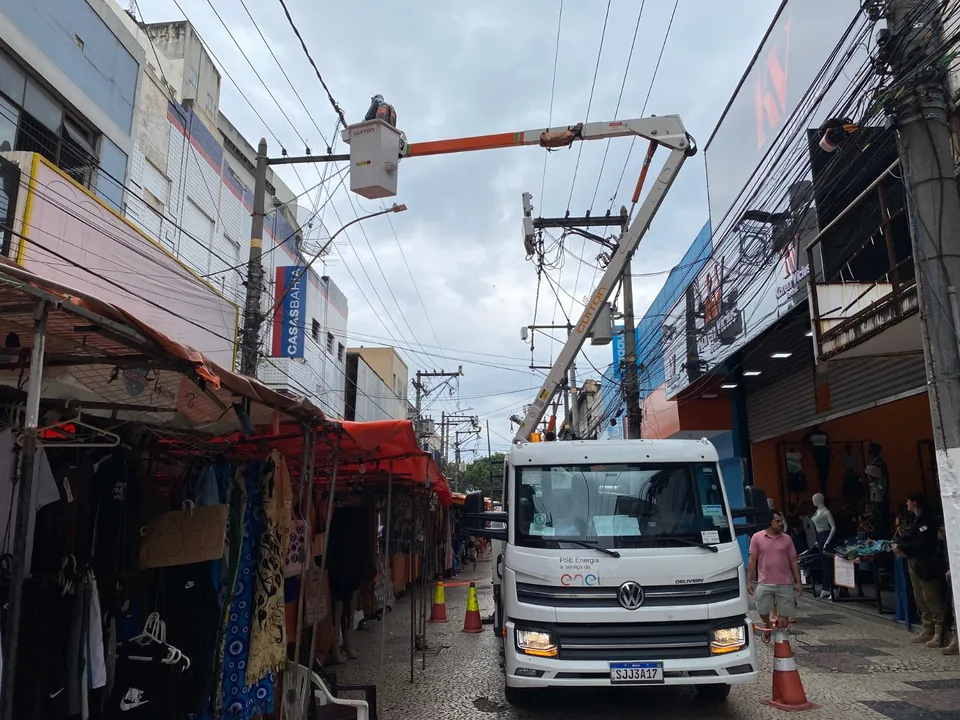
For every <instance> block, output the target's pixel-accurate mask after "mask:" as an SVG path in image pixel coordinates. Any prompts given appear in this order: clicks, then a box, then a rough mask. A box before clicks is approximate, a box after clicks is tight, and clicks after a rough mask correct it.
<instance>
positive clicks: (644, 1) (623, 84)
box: [590, 0, 647, 211]
mask: <svg viewBox="0 0 960 720" xmlns="http://www.w3.org/2000/svg"><path fill="white" fill-rule="evenodd" d="M646 4H647V0H641V2H640V12H639V13H637V24H636V26H635V27H634V28H633V40H632V41H631V43H630V53H629V55H627V67H626V68H624V71H623V80H622V81H621V82H620V94H619V95H618V96H617V107H616V109H614V111H613V119H614V120H618V119H619V118H620V103H621V102H622V101H623V91H624V88H626V86H627V76H628V75H629V74H630V63H631V62H632V61H633V51H634V48H636V46H637V34H638V33H639V32H640V21H641V20H642V19H643V8H644V6H645V5H646ZM641 116H642V115H641ZM611 142H612V141H611V140H609V139H608V140H607V145H606V147H605V148H604V149H603V160H601V161H600V172H599V173H597V186H596V187H595V188H594V189H593V198H592V199H591V200H590V210H591V211H592V210H593V205H594V203H595V202H596V201H597V193H598V192H599V191H600V180H601V179H602V178H603V168H604V167H605V166H606V164H607V153H608V152H610V143H611Z"/></svg>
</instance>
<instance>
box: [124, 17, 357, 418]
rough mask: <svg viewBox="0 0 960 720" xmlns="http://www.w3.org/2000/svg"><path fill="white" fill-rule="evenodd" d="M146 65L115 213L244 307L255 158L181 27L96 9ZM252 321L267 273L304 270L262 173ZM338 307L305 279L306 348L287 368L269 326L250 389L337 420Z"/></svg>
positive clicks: (190, 32) (282, 195) (288, 207)
mask: <svg viewBox="0 0 960 720" xmlns="http://www.w3.org/2000/svg"><path fill="white" fill-rule="evenodd" d="M106 2H108V3H110V4H111V6H112V7H113V8H114V10H115V12H116V13H117V17H118V18H119V19H120V20H121V21H122V22H123V23H124V25H125V26H126V28H127V29H128V30H129V32H130V33H131V34H132V35H133V36H135V37H136V40H137V43H138V45H139V47H140V48H141V50H142V54H143V55H144V56H145V61H144V63H143V71H142V73H141V75H142V80H141V83H140V84H141V92H140V102H139V104H138V116H137V121H136V123H135V128H136V130H135V135H134V138H133V148H132V154H131V163H130V174H129V179H130V183H129V185H130V188H131V190H132V191H133V192H132V193H130V194H129V196H128V200H127V204H126V213H127V216H128V217H129V218H131V219H133V220H134V221H135V222H136V223H137V224H138V225H139V226H140V227H141V228H143V230H144V231H145V232H146V233H148V234H149V235H150V236H151V237H153V238H155V239H156V240H157V241H158V242H159V243H161V244H163V245H164V246H165V247H166V249H167V250H168V251H169V252H170V253H171V254H173V255H174V256H175V257H176V258H178V259H180V260H182V261H183V262H184V263H186V264H187V265H188V266H189V267H191V268H192V269H193V270H195V271H196V273H197V274H198V275H200V276H202V277H204V278H205V279H207V280H208V281H209V282H211V283H213V284H214V285H215V286H216V287H218V288H219V289H220V290H221V291H222V292H223V294H224V295H226V296H227V297H228V298H230V299H231V300H233V301H234V302H236V303H237V304H238V305H239V306H240V307H242V306H243V302H244V295H245V292H246V287H245V279H246V262H247V257H248V253H249V244H250V224H251V217H250V214H251V212H252V207H253V185H254V179H253V170H254V168H255V162H256V150H255V148H254V147H253V145H252V144H251V143H250V142H248V141H247V140H246V139H245V138H243V137H242V136H241V135H240V133H239V132H238V131H237V129H236V128H235V127H234V126H233V124H231V123H230V121H229V120H228V119H227V118H226V117H225V116H224V114H223V113H222V112H221V109H220V83H221V78H220V73H219V71H218V70H217V68H216V66H215V65H214V63H213V61H212V60H211V58H210V56H209V55H208V54H207V52H206V50H205V49H204V48H203V45H202V44H201V42H200V39H199V37H198V36H197V34H196V32H195V31H194V29H193V27H192V26H191V25H190V24H189V23H188V22H186V21H180V22H173V23H156V24H151V25H147V26H143V27H141V26H139V25H138V24H137V23H136V22H135V21H134V20H133V18H131V17H130V16H129V15H127V14H126V13H125V12H123V11H121V10H120V8H119V7H117V6H116V5H115V3H114V2H113V0H106ZM266 209H267V213H268V214H267V216H266V218H265V221H264V227H265V233H264V235H265V237H264V238H263V259H262V262H263V267H264V277H265V284H266V287H265V288H264V293H263V298H262V309H263V311H264V312H268V311H269V310H270V309H271V308H272V307H273V305H274V301H275V297H274V287H275V284H276V277H277V269H278V268H284V267H291V266H298V265H303V264H305V260H304V258H303V255H302V253H301V251H300V243H301V240H302V238H301V236H300V229H299V225H298V223H297V204H296V197H295V195H294V193H293V192H292V191H291V190H290V189H289V188H288V187H287V186H286V185H285V184H284V183H283V181H282V180H281V179H280V178H279V177H278V176H277V175H276V174H275V173H274V172H273V171H272V169H268V171H267V197H266ZM347 314H348V307H347V300H346V297H345V296H344V295H343V293H342V292H341V291H340V290H339V288H337V286H336V285H335V284H334V282H333V281H332V280H331V279H330V278H328V277H323V276H320V275H319V274H317V273H316V272H314V271H313V270H311V271H310V273H309V277H308V282H307V283H306V312H305V313H304V314H303V316H302V324H300V325H299V327H300V330H301V332H302V334H303V335H304V337H305V341H304V342H303V343H302V348H301V350H300V351H299V352H297V353H293V354H295V355H297V354H299V355H302V357H289V356H288V355H289V354H290V353H288V352H286V351H285V349H284V348H283V347H279V351H278V349H277V348H274V344H273V326H274V322H273V320H274V318H273V317H268V318H267V320H266V323H265V327H264V328H263V332H262V333H261V344H262V352H263V354H264V355H265V356H266V357H264V358H263V359H262V360H261V362H260V365H259V367H258V371H257V375H258V377H259V378H260V379H261V380H262V381H264V382H265V383H267V384H268V385H270V386H272V387H275V388H277V389H281V390H285V391H288V392H290V393H292V394H294V395H305V396H307V397H309V398H311V400H313V401H314V402H315V403H317V405H319V406H320V407H321V408H322V409H323V410H324V412H325V413H327V414H328V415H329V416H330V417H335V418H340V417H343V411H344V392H343V389H344V382H343V380H344V377H345V367H346V365H345V363H346V331H347Z"/></svg>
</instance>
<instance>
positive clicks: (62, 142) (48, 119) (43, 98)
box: [0, 52, 127, 210]
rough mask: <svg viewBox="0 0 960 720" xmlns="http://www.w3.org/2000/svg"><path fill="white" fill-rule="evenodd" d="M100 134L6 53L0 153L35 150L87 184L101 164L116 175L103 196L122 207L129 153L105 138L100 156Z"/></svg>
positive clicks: (0, 57)
mask: <svg viewBox="0 0 960 720" xmlns="http://www.w3.org/2000/svg"><path fill="white" fill-rule="evenodd" d="M96 140H97V134H96V133H95V132H93V131H91V130H89V129H88V128H87V127H85V126H84V125H83V123H81V122H79V121H78V120H76V119H74V118H71V117H70V116H68V115H67V114H66V112H65V111H64V108H63V104H62V103H61V102H60V101H59V100H57V99H56V98H55V97H54V96H53V95H51V94H50V93H49V92H47V90H46V89H45V88H44V87H42V86H41V85H40V84H39V83H38V82H36V81H35V80H34V79H33V78H32V77H30V76H29V75H28V74H27V73H26V72H25V71H24V70H23V68H21V67H20V66H19V65H18V64H17V63H16V62H14V60H13V59H12V58H11V57H9V56H8V55H5V54H4V53H3V52H0V151H9V150H19V151H22V152H35V153H38V154H40V155H42V156H43V157H45V158H46V159H47V160H49V161H50V162H52V163H53V164H54V165H56V166H57V167H59V168H60V169H61V170H63V171H64V172H66V173H67V174H68V175H69V176H70V177H72V178H73V179H74V180H75V181H76V182H78V183H80V184H81V185H83V186H84V187H88V188H89V187H91V186H93V185H94V183H95V177H96V175H95V172H94V171H95V170H96V169H97V167H98V165H99V166H101V167H102V168H103V171H104V173H105V174H109V175H114V176H116V177H117V178H118V179H119V182H117V181H113V182H112V184H113V185H114V188H113V189H112V190H110V189H105V186H106V181H104V183H103V184H102V185H100V188H99V189H98V193H99V194H100V196H101V197H102V198H103V199H104V200H107V202H109V203H110V204H112V205H113V206H114V207H115V208H116V209H118V210H119V209H120V204H121V202H122V199H123V187H122V184H123V183H124V182H125V180H126V177H125V176H126V168H127V157H126V155H125V154H124V153H123V152H122V151H121V150H120V149H119V148H118V147H117V146H116V145H114V144H113V143H111V142H109V141H108V140H106V141H104V142H101V150H100V153H101V154H100V156H99V159H98V155H97V152H96V151H95V147H96Z"/></svg>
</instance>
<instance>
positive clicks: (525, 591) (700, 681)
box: [477, 440, 765, 702]
mask: <svg viewBox="0 0 960 720" xmlns="http://www.w3.org/2000/svg"><path fill="white" fill-rule="evenodd" d="M755 502H756V501H755ZM764 504H765V503H764ZM503 508H504V512H503V513H501V514H499V515H498V518H500V519H502V520H505V521H506V530H505V531H501V532H500V534H499V536H497V535H496V534H493V535H489V536H490V537H493V538H494V539H495V540H499V541H500V542H495V543H494V552H495V554H494V585H495V593H496V600H497V611H496V617H495V627H496V628H497V633H498V637H500V638H501V639H502V643H503V657H504V663H503V664H504V681H505V687H506V695H507V699H508V700H509V701H510V702H519V701H521V700H523V699H525V698H526V696H527V695H529V694H530V692H532V691H535V690H536V689H537V688H550V687H584V686H597V687H606V686H614V685H655V686H656V685H694V686H696V687H697V689H698V691H699V692H700V694H701V695H703V696H704V697H705V698H707V699H713V700H722V699H724V698H725V697H726V696H727V694H728V693H729V690H730V686H731V685H735V684H741V683H755V682H757V679H758V673H757V670H758V667H757V656H756V648H755V646H754V641H753V638H752V633H751V625H750V622H749V621H748V619H747V609H748V600H747V591H746V574H745V571H744V564H743V557H742V554H741V551H740V548H739V546H738V544H737V542H736V537H735V532H734V522H733V518H734V514H733V513H731V510H730V508H729V505H728V502H727V496H726V492H725V489H724V486H723V480H722V477H721V474H720V467H719V462H718V456H717V452H716V449H715V448H714V447H713V445H712V444H710V443H709V442H708V441H706V440H700V441H697V440H626V441H624V440H616V441H597V440H594V441H570V442H548V443H523V442H521V443H516V444H515V445H514V446H513V447H512V448H511V450H510V452H509V453H508V455H507V457H506V460H505V467H504V498H503ZM477 524H478V525H479V524H480V523H479V522H478V523H477ZM487 527H488V533H491V532H492V531H491V530H489V526H487ZM740 527H742V526H738V529H739V528H740Z"/></svg>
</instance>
